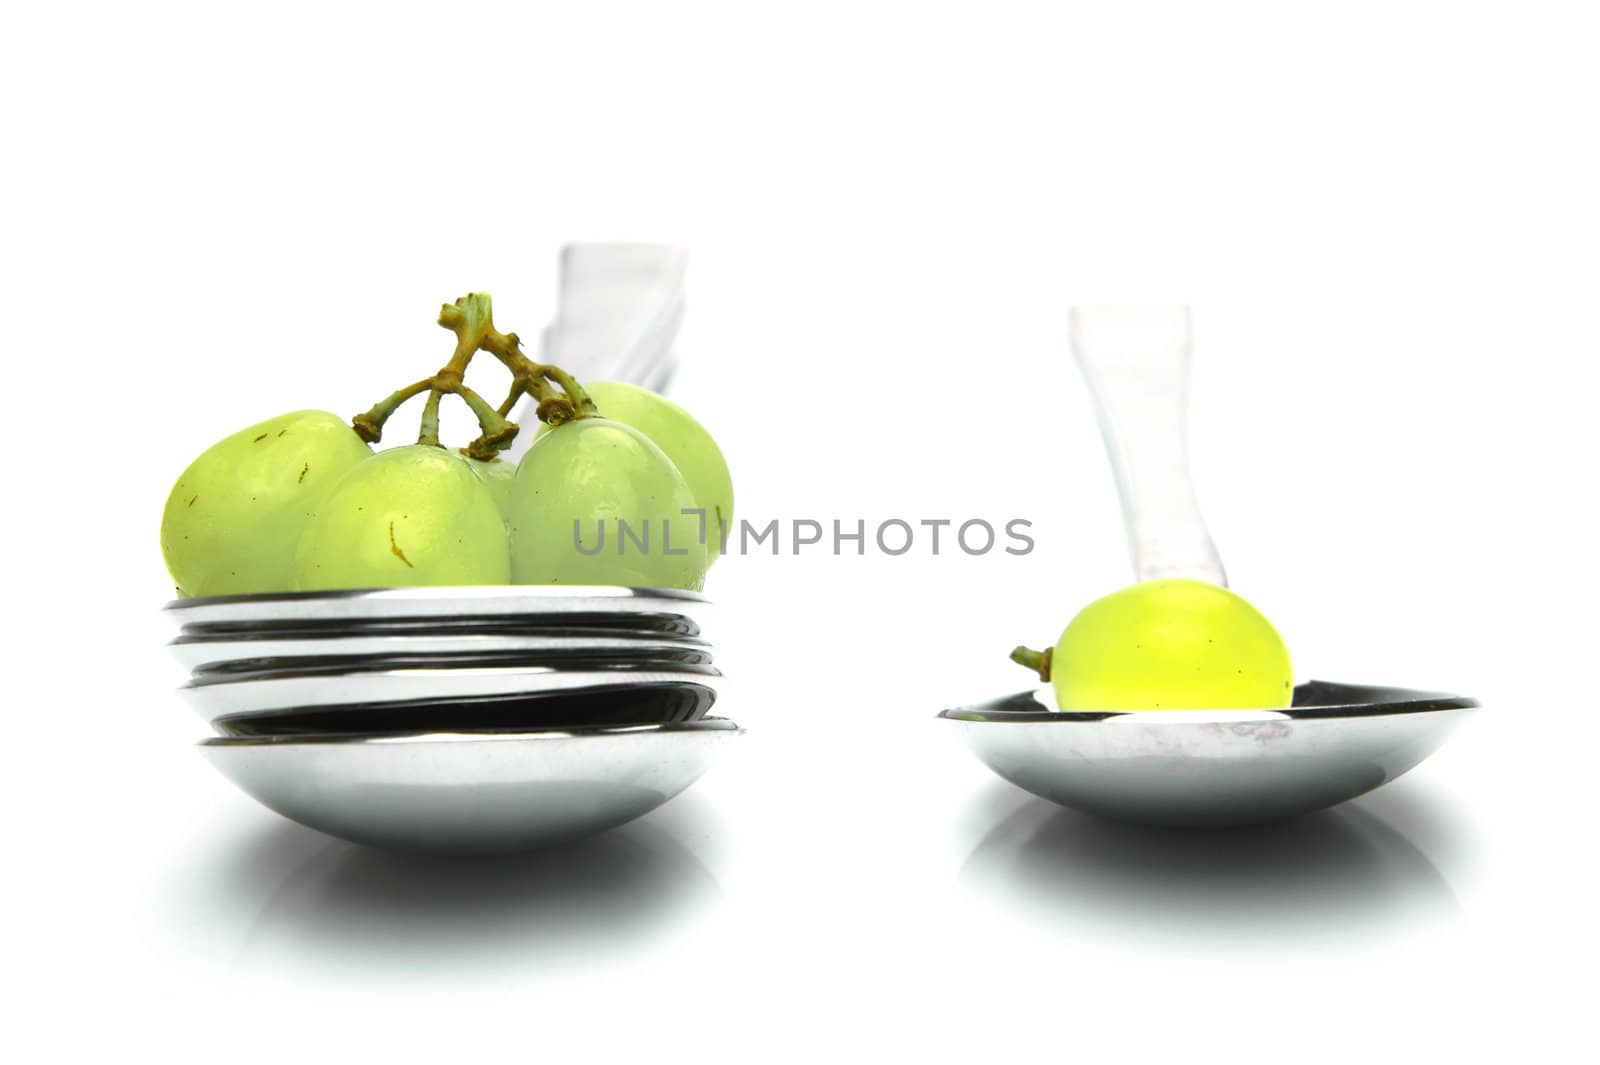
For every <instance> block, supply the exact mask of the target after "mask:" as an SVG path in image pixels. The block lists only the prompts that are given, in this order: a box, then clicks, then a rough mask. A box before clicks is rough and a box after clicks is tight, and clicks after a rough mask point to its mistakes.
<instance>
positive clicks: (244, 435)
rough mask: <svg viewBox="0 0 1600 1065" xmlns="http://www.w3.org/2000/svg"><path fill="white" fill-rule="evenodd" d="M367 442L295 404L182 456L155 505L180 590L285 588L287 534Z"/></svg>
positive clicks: (365, 453)
mask: <svg viewBox="0 0 1600 1065" xmlns="http://www.w3.org/2000/svg"><path fill="white" fill-rule="evenodd" d="M371 456H372V450H371V449H370V448H368V447H367V445H366V444H364V443H363V442H362V441H361V438H360V437H358V436H356V434H355V431H354V430H352V429H351V428H350V426H348V425H346V424H345V423H344V421H343V420H342V419H340V418H339V417H337V416H336V415H333V414H329V413H327V412H326V411H319V410H302V411H295V412H294V413H292V414H283V415H279V416H278V417H276V418H272V419H269V420H268V421H264V422H261V423H260V424H259V425H252V426H251V427H250V428H248V429H243V430H240V431H239V432H237V433H234V434H233V435H232V436H229V437H225V438H223V439H222V440H219V441H217V442H216V443H215V444H212V445H211V446H210V447H208V448H207V449H206V450H205V451H204V452H203V453H201V455H200V457H199V458H197V459H195V460H194V461H193V462H192V463H190V464H189V468H188V469H186V470H184V471H183V475H182V476H181V477H179V478H178V483H177V484H175V485H173V487H172V492H171V494H170V495H168V496H167V505H166V509H165V510H164V511H163V513H162V515H161V554H162V556H163V557H164V558H165V559H166V563H167V569H168V571H170V572H171V574H172V579H173V580H174V581H176V582H177V584H178V594H179V595H180V596H204V595H244V594H249V593H255V592H285V591H288V590H289V587H290V570H291V569H292V568H293V562H294V549H295V541H296V540H298V539H299V537H300V531H301V529H302V528H303V527H304V525H305V523H306V521H307V519H308V518H310V516H311V515H312V514H313V513H315V512H316V510H317V507H318V506H319V505H320V504H321V503H322V501H323V500H324V499H325V498H326V497H327V495H328V493H329V492H330V491H331V490H332V489H333V486H334V484H335V483H336V482H337V481H338V480H339V478H340V477H341V476H342V475H344V474H345V473H346V472H348V471H349V470H351V469H352V468H354V467H355V466H357V465H358V464H360V463H361V462H363V461H364V460H366V459H368V458H370V457H371Z"/></svg>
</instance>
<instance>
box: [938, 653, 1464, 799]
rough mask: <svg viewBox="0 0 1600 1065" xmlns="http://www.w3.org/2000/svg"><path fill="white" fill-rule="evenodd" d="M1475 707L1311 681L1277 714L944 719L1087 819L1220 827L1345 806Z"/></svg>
mask: <svg viewBox="0 0 1600 1065" xmlns="http://www.w3.org/2000/svg"><path fill="white" fill-rule="evenodd" d="M1477 706H1478V703H1477V702H1476V701H1475V700H1473V699H1468V698H1466V697H1464V696H1459V695H1446V694H1442V693H1438V692H1425V691H1413V690H1409V689H1404V688H1379V687H1368V686H1362V685H1352V684H1335V683H1331V682H1327V681H1310V682H1308V683H1305V684H1301V685H1300V686H1298V687H1297V688H1296V689H1295V693H1294V702H1293V703H1292V705H1291V706H1289V707H1288V708H1287V709H1284V710H1171V711H1124V712H1106V711H1082V712H1080V711H1071V712H1068V711H1060V710H1056V709H1054V700H1053V697H1052V695H1051V693H1050V690H1049V689H1048V688H1044V689H1040V690H1038V691H1026V692H1020V693H1018V694H1016V695H1011V696H1006V697H1003V698H999V699H994V700H991V701H989V702H986V703H979V704H976V705H974V706H966V707H960V708H958V709H952V710H946V711H944V712H943V713H942V714H940V715H939V716H940V717H941V718H942V719H944V720H947V721H951V722H954V725H955V727H956V728H957V729H958V731H959V732H960V734H961V738H962V740H963V741H964V742H965V743H966V744H967V746H968V747H969V748H970V749H971V750H972V752H973V753H974V754H975V755H977V756H978V758H979V759H980V760H982V761H983V762H984V764H985V765H987V766H988V767H989V768H990V769H992V770H994V771H995V772H996V773H998V774H999V775H1000V776H1002V777H1004V778H1005V779H1006V780H1008V781H1010V782H1011V783H1013V784H1015V785H1017V786H1018V787H1020V788H1023V789H1024V790H1026V791H1030V792H1032V793H1033V794H1035V795H1038V796H1040V797H1042V798H1046V799H1049V800H1051V801H1052V802H1056V803H1059V804H1060V805H1062V806H1066V807H1070V808H1071V809H1074V810H1081V811H1083V812H1084V813H1090V814H1098V815H1100V816H1103V817H1108V818H1112V819H1115V820H1121V821H1134V822H1140V823H1144V824H1159V825H1173V826H1179V825H1185V826H1197V827H1229V826H1236V825H1247V824H1256V823H1261V822H1266V821H1276V820H1280V819H1282V818H1286V817H1293V816H1297V815H1299V814H1304V813H1310V812H1311V811H1313V810H1320V809H1323V808H1324V807H1328V806H1333V805H1335V804H1337V803H1341V802H1344V801H1345V800H1347V799H1353V798H1355V797H1356V796H1357V795H1361V794H1363V793H1365V792H1368V791H1371V790H1372V789H1373V788H1376V787H1378V786H1379V785H1380V784H1384V783H1387V782H1388V781H1391V780H1393V779H1394V778H1396V777H1398V776H1400V775H1401V774H1402V773H1404V772H1406V771H1407V770H1409V769H1411V768H1412V767H1413V766H1415V765H1416V764H1417V763H1418V762H1421V761H1422V760H1423V759H1424V758H1426V757H1427V756H1428V755H1430V754H1432V753H1433V752H1434V751H1435V750H1436V749H1438V747H1439V745H1440V744H1442V743H1443V742H1444V741H1445V739H1446V738H1447V737H1448V736H1449V735H1450V733H1451V732H1453V731H1454V730H1455V728H1456V727H1457V726H1458V725H1460V724H1461V723H1462V721H1463V720H1465V719H1466V718H1467V717H1469V716H1471V715H1472V714H1473V713H1474V712H1475V710H1476V708H1477Z"/></svg>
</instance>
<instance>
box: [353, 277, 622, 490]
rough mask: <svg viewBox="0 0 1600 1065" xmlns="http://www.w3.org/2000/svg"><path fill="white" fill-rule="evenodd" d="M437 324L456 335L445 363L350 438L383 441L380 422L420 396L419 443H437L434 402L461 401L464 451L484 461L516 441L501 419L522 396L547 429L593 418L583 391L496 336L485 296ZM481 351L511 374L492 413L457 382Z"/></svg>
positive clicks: (461, 303) (512, 338) (356, 425)
mask: <svg viewBox="0 0 1600 1065" xmlns="http://www.w3.org/2000/svg"><path fill="white" fill-rule="evenodd" d="M439 324H440V325H442V326H443V327H444V328H446V329H448V330H450V331H451V332H452V333H454V334H455V335H456V346H455V350H454V351H453V352H451V354H450V361H449V362H447V363H445V364H444V365H443V366H442V367H440V368H439V370H438V372H436V373H435V374H434V375H433V376H431V377H427V378H424V379H423V380H421V381H418V382H416V383H415V384H410V385H407V386H406V387H405V388H402V389H400V390H399V391H397V392H394V393H391V394H390V395H389V396H387V397H385V398H384V399H382V400H379V401H378V402H377V403H375V404H373V406H372V408H371V409H370V410H367V411H365V412H363V413H361V414H357V415H356V416H355V417H354V418H352V419H351V421H350V425H351V428H353V429H354V430H355V431H356V435H358V436H360V437H361V439H363V440H365V441H366V442H367V443H369V444H375V443H377V442H378V441H379V440H381V439H383V426H384V423H385V422H387V421H388V420H389V418H390V417H391V416H392V415H393V414H394V412H395V411H396V410H397V409H399V407H400V405H401V404H403V403H405V402H406V401H407V400H409V399H410V398H411V397H412V396H415V395H419V394H420V393H422V392H427V393H428V398H427V400H426V402H425V403H424V405H423V408H422V425H421V431H420V434H419V435H418V437H417V442H418V443H419V444H425V445H428V446H430V447H441V446H442V445H441V444H440V443H439V403H440V400H441V399H443V398H444V397H445V396H447V395H454V396H459V397H461V399H462V401H463V402H465V403H466V404H467V406H468V407H470V408H471V410H472V413H473V415H474V416H476V417H477V419H478V429H479V436H478V438H477V439H476V440H474V441H472V443H470V444H468V445H467V447H466V448H465V449H464V450H465V451H466V453H467V455H468V456H470V457H472V458H475V459H480V460H482V461H485V462H487V461H489V460H491V459H493V458H494V457H495V456H496V455H497V454H498V453H499V452H500V451H502V450H504V449H505V448H506V447H507V446H509V445H510V443H511V441H512V440H514V439H516V435H517V431H518V426H517V424H516V423H515V422H512V421H509V420H507V415H509V414H510V413H511V411H512V409H513V408H514V407H515V406H516V405H517V401H518V400H519V399H521V398H522V397H523V396H524V395H528V396H532V397H533V398H534V400H535V401H536V404H537V406H536V408H535V413H536V414H537V415H538V417H539V418H540V420H542V421H544V422H547V423H549V424H550V425H552V426H555V425H562V424H564V423H566V422H570V421H574V420H576V419H578V418H593V417H596V416H598V415H599V413H600V412H599V410H598V409H597V408H596V407H595V404H594V400H592V399H590V398H589V394H588V393H587V392H585V391H584V390H583V386H582V385H580V384H578V382H577V381H576V380H575V379H574V378H573V377H572V375H571V374H569V373H567V372H566V371H565V370H562V369H561V368H560V367H557V366H547V365H543V364H541V363H537V362H534V361H533V360H532V359H530V358H528V357H527V356H526V355H524V354H523V353H522V342H521V341H520V340H519V339H518V338H517V334H515V333H502V332H500V331H499V330H498V329H496V328H495V327H494V316H493V311H492V306H491V303H490V300H489V294H488V293H487V292H469V293H468V294H467V295H465V296H462V297H461V298H460V299H458V300H456V301H455V302H454V303H446V304H444V305H443V306H441V307H440V308H439ZM480 351H486V352H488V353H489V354H491V355H493V356H494V357H495V358H496V359H498V360H499V361H500V362H501V363H502V364H503V365H504V366H505V367H506V369H508V370H510V371H511V391H510V393H509V394H508V395H507V396H506V398H505V400H504V401H503V402H501V404H500V406H499V407H498V408H495V407H491V406H489V403H488V401H487V400H485V399H484V398H483V397H482V396H480V395H478V393H476V392H474V391H473V390H472V389H470V388H468V387H467V386H466V384H465V383H464V382H463V377H464V376H465V375H466V372H467V366H468V364H469V363H471V362H472V359H473V356H475V355H476V354H477V353H478V352H480Z"/></svg>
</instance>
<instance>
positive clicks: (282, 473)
mask: <svg viewBox="0 0 1600 1065" xmlns="http://www.w3.org/2000/svg"><path fill="white" fill-rule="evenodd" d="M439 321H440V324H441V325H444V326H446V327H447V328H449V329H451V330H452V331H453V332H455V333H456V336H457V345H456V351H455V353H454V354H453V355H452V357H451V360H450V362H449V363H447V364H446V365H445V367H444V368H442V369H441V370H439V371H438V372H437V373H435V374H433V375H432V376H430V377H428V378H425V379H424V380H422V381H419V382H417V383H416V384H414V385H410V386H408V387H406V388H403V389H400V390H399V391H397V392H395V393H393V394H392V395H390V396H389V397H387V398H386V399H385V400H383V401H382V402H380V403H378V404H376V405H374V406H373V408H372V409H371V410H369V411H367V412H365V413H363V414H361V415H358V416H357V417H356V418H355V419H353V421H352V422H350V423H346V422H345V421H343V420H342V419H340V418H338V417H337V416H335V415H333V414H329V413H327V412H325V411H316V410H307V411H297V412H294V413H292V414H285V415H281V416H279V417H277V418H273V419H270V420H268V421H265V422H262V423H260V424H258V425H253V426H250V427H249V428H248V429H243V430H241V431H239V432H237V433H234V434H233V435H231V436H229V437H226V438H224V439H223V440H220V441H218V442H217V443H216V444H213V445H212V446H211V447H210V448H207V449H206V451H205V452H203V453H202V454H201V455H200V456H199V457H198V458H196V459H195V460H194V461H193V462H192V463H190V465H189V467H188V468H187V469H186V470H184V471H183V474H182V475H181V476H180V477H179V478H178V481H177V483H176V484H175V485H174V486H173V488H172V492H171V494H170V495H169V496H168V498H167V505H166V509H165V512H164V513H163V515H162V520H161V550H162V555H163V556H164V557H165V559H166V564H167V569H168V571H169V572H170V573H171V574H172V577H173V580H174V581H175V582H176V584H177V589H178V594H179V595H180V596H185V597H187V596H212V595H240V594H251V593H272V592H285V591H318V590H328V589H351V588H395V587H417V586H443V585H487V584H508V583H510V584H563V585H627V586H632V587H652V588H682V589H691V590H698V589H699V588H700V587H702V585H703V583H704V581H705V575H706V570H707V569H708V568H709V567H710V565H711V564H712V562H714V561H715V560H716V558H717V557H718V556H719V555H720V554H721V553H722V546H723V536H724V530H725V529H726V527H727V523H728V522H729V521H731V520H732V516H733V484H732V481H731V479H730V478H729V476H728V467H727V463H726V462H725V461H724V459H723V457H722V452H721V450H720V449H719V448H718V447H717V445H716V442H715V441H714V440H713V439H712V438H711V435H710V434H709V433H708V432H707V431H706V430H705V428H704V427H703V426H701V425H700V423H699V422H697V421H696V420H695V419H694V418H693V417H691V416H690V415H689V413H688V412H687V411H685V410H683V409H682V408H681V407H679V406H677V405H676V404H674V403H671V402H669V401H667V400H666V399H663V398H662V397H661V396H658V395H656V394H655V393H653V392H649V391H646V390H645V389H642V388H637V387H634V386H632V385H627V384H622V383H618V382H599V383H596V384H591V385H589V386H587V387H585V386H582V385H579V384H578V383H577V382H576V381H574V380H573V379H572V378H571V377H570V376H569V375H567V374H565V373H564V372H562V371H561V370H560V369H559V368H557V367H551V366H541V365H539V364H537V363H533V362H531V361H529V360H528V359H527V358H526V357H524V356H523V355H522V353H521V351H520V346H519V343H518V341H517V337H516V334H514V333H501V332H499V331H498V330H496V329H495V328H494V326H493V322H492V319H491V315H490V304H489V298H488V296H486V295H484V294H481V293H474V294H472V295H469V296H465V297H462V299H460V300H457V301H456V302H455V303H454V304H447V305H446V306H445V307H444V308H443V309H442V310H441V312H440V318H439ZM480 351H484V352H489V353H490V354H492V355H493V356H494V357H495V358H497V359H498V360H499V361H500V362H502V363H503V364H505V365H506V366H507V367H508V368H509V369H510V370H511V372H512V387H511V391H510V394H509V395H508V396H507V397H506V399H505V401H504V402H503V403H501V404H500V406H499V408H498V409H495V408H491V407H490V406H489V405H488V404H487V403H486V402H485V401H484V400H483V399H482V398H480V397H479V396H478V395H477V394H476V393H475V392H473V391H472V390H471V389H469V388H468V387H467V386H466V385H465V383H464V381H463V374H464V371H465V370H466V368H467V366H468V364H469V363H470V362H471V359H472V357H473V356H474V355H475V354H476V353H478V352H480ZM423 393H426V394H427V397H428V398H427V405H426V406H425V408H424V411H423V415H422V431H421V434H420V438H419V440H418V442H417V443H415V444H407V445H404V446H400V447H393V448H388V449H386V450H381V451H376V452H375V451H374V450H373V449H372V446H371V445H372V444H375V443H377V442H378V441H379V440H380V439H381V436H382V431H383V425H384V423H385V422H386V421H387V419H388V418H389V416H390V415H392V414H393V413H394V411H395V409H396V408H398V407H399V406H400V404H402V403H404V402H405V401H406V400H407V399H409V398H411V397H412V396H415V395H421V394H423ZM445 395H456V396H458V397H460V398H461V399H462V400H464V401H465V402H466V403H467V404H468V405H469V406H470V407H471V408H472V410H473V412H474V413H475V414H476V415H477V416H478V423H479V428H480V429H481V430H482V435H481V436H479V437H478V439H476V440H474V441H472V443H471V444H470V445H468V446H467V447H466V448H462V449H460V450H451V449H448V448H446V447H444V446H442V445H441V444H440V442H439V439H438V405H439V401H440V399H441V398H442V397H443V396H445ZM523 395H530V396H532V397H533V398H534V399H535V400H537V401H538V413H539V417H540V419H541V422H542V424H541V425H540V427H539V430H538V433H537V434H536V436H535V439H534V442H533V445H532V446H531V447H530V448H529V449H528V451H527V453H526V454H524V455H523V457H522V459H521V461H520V462H516V463H512V462H507V461H506V460H504V459H501V458H499V457H498V452H499V451H500V450H502V449H504V448H505V447H506V446H507V445H508V444H509V443H510V442H511V440H512V439H513V438H514V437H515V436H516V433H517V431H518V426H516V425H515V424H513V423H511V422H509V421H507V420H506V415H507V414H508V413H509V412H510V410H511V409H512V408H513V407H514V406H515V405H516V403H517V401H518V400H519V399H520V398H521V397H522V396H523Z"/></svg>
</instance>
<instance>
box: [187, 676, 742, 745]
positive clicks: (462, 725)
mask: <svg viewBox="0 0 1600 1065" xmlns="http://www.w3.org/2000/svg"><path fill="white" fill-rule="evenodd" d="M716 701H717V693H716V691H715V690H714V689H712V688H709V687H706V686H705V685H702V684H686V683H681V682H676V683H672V684H618V685H614V686H612V687H604V688H584V689H581V690H579V691H572V692H545V693H543V694H534V695H503V696H496V697H490V698H481V699H431V700H420V701H411V702H402V703H364V704H360V705H355V706H323V707H294V708H291V709H288V710H264V711H249V712H245V713H239V714H224V715H223V716H221V717H218V718H213V719H212V721H211V727H212V728H213V729H214V730H215V731H216V732H217V733H219V734H220V735H223V736H319V735H328V734H331V733H347V732H362V733H368V734H378V733H405V732H439V731H447V732H543V731H545V730H547V729H566V728H594V727H598V726H615V725H651V724H667V723H673V722H680V721H697V720H699V719H700V718H702V717H704V716H705V715H706V713H707V712H708V711H709V710H710V709H711V707H712V706H713V705H714V704H715V703H716Z"/></svg>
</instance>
